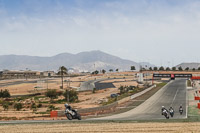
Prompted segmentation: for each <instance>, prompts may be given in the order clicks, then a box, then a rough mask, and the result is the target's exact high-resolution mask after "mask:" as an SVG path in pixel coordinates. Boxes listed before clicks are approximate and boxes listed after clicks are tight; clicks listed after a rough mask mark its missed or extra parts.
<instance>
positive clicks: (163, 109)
mask: <svg viewBox="0 0 200 133" xmlns="http://www.w3.org/2000/svg"><path fill="white" fill-rule="evenodd" d="M161 111H162V115H164V116H165V117H166V118H167V119H169V115H168V112H169V111H168V110H167V109H166V108H165V107H164V106H162V109H161Z"/></svg>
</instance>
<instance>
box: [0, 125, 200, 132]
mask: <svg viewBox="0 0 200 133" xmlns="http://www.w3.org/2000/svg"><path fill="white" fill-rule="evenodd" d="M199 127H200V122H195V123H93V124H89V123H80V124H79V123H61V124H56V123H55V124H18V125H1V126H0V131H1V132H2V133H16V132H20V133H25V132H29V133H33V132H37V133H38V132H42V133H44V132H45V133H55V132H66V133H108V132H109V133H116V132H120V133H135V132H141V133H145V132H148V133H199V132H200V128H199Z"/></svg>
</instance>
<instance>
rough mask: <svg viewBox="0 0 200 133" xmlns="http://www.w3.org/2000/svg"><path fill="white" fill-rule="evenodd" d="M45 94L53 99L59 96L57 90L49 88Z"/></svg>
mask: <svg viewBox="0 0 200 133" xmlns="http://www.w3.org/2000/svg"><path fill="white" fill-rule="evenodd" d="M45 95H46V96H47V97H49V98H51V99H55V98H57V96H58V94H57V92H56V90H48V91H47V92H46V94H45Z"/></svg>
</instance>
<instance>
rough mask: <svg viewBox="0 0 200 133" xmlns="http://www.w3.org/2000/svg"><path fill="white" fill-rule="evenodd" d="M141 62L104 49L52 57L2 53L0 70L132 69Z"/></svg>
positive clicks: (137, 66)
mask: <svg viewBox="0 0 200 133" xmlns="http://www.w3.org/2000/svg"><path fill="white" fill-rule="evenodd" d="M132 65H133V66H136V68H137V69H139V64H138V63H136V62H134V61H130V60H125V59H121V58H119V57H116V56H113V55H110V54H107V53H104V52H102V51H90V52H81V53H78V54H70V53H62V54H58V55H56V56H52V57H39V56H27V55H2V56H0V70H3V69H8V70H25V69H30V70H39V71H44V70H54V71H57V70H58V68H59V67H60V66H66V67H67V68H73V69H77V70H79V71H85V72H86V71H94V70H100V69H106V70H109V69H113V70H115V69H117V68H118V69H119V70H121V71H124V70H130V66H132Z"/></svg>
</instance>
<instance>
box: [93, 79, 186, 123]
mask: <svg viewBox="0 0 200 133" xmlns="http://www.w3.org/2000/svg"><path fill="white" fill-rule="evenodd" d="M186 92H187V91H186V79H177V80H174V81H171V82H169V83H168V84H167V85H166V86H164V87H163V88H161V89H160V90H159V91H158V92H157V93H155V94H154V95H153V96H152V97H150V98H149V99H148V100H146V101H145V102H144V103H142V104H141V105H139V106H138V107H136V108H134V109H132V110H130V111H127V112H124V113H120V114H116V115H112V116H107V117H101V118H95V119H92V120H156V119H165V117H164V116H163V115H161V107H162V106H165V108H167V109H169V107H170V106H172V107H173V108H174V110H175V114H174V117H173V118H170V119H184V118H187V115H186V114H187V110H186V108H187V105H186ZM180 104H182V106H183V110H184V112H183V114H182V115H180V114H179V107H180Z"/></svg>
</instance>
